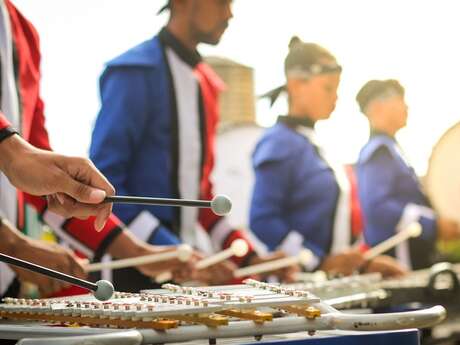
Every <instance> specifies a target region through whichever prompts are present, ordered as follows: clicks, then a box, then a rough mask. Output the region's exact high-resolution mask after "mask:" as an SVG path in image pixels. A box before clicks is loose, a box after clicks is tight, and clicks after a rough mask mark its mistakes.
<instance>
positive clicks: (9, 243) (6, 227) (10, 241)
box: [0, 218, 27, 256]
mask: <svg viewBox="0 0 460 345" xmlns="http://www.w3.org/2000/svg"><path fill="white" fill-rule="evenodd" d="M0 234H1V235H0V237H1V241H0V252H2V253H4V254H6V255H10V256H16V254H17V253H18V252H19V251H20V249H21V248H24V246H25V244H26V243H27V238H26V237H25V236H24V235H23V234H21V233H20V232H19V231H17V230H16V229H14V228H13V227H12V226H11V224H10V223H9V222H8V221H7V220H6V219H4V218H3V219H2V221H1V225H0Z"/></svg>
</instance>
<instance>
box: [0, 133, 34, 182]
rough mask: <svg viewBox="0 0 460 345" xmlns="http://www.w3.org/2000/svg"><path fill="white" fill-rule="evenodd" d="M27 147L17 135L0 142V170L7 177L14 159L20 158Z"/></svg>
mask: <svg viewBox="0 0 460 345" xmlns="http://www.w3.org/2000/svg"><path fill="white" fill-rule="evenodd" d="M26 146H28V144H27V142H26V141H24V139H22V138H21V137H20V136H19V135H17V134H14V135H11V136H9V137H7V138H6V139H4V140H3V141H1V142H0V169H1V171H3V172H5V175H7V176H8V170H9V167H10V166H11V163H12V162H13V161H14V160H15V158H16V157H20V155H21V153H22V151H23V150H24V148H25V147H26Z"/></svg>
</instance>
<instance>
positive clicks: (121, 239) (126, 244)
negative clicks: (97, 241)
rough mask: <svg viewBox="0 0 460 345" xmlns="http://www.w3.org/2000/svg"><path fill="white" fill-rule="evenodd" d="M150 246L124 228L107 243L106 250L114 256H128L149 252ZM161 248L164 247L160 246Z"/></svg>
mask: <svg viewBox="0 0 460 345" xmlns="http://www.w3.org/2000/svg"><path fill="white" fill-rule="evenodd" d="M151 248H152V246H151V245H148V244H147V243H145V242H143V241H141V240H139V239H137V238H136V237H135V236H134V235H133V234H132V233H131V232H130V231H129V230H127V229H124V230H122V231H121V232H120V234H118V235H117V237H116V238H115V239H114V240H113V241H112V243H111V244H110V245H109V247H108V248H107V252H108V253H109V254H110V255H111V256H113V257H115V258H130V257H135V256H140V255H145V254H147V253H149V254H151ZM161 248H163V249H165V248H166V247H165V246H161Z"/></svg>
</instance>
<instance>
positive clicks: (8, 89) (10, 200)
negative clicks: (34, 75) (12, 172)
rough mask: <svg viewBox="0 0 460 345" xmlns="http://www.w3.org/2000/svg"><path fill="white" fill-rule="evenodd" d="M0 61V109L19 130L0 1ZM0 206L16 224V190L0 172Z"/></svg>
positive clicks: (8, 24) (7, 24) (10, 44)
mask: <svg viewBox="0 0 460 345" xmlns="http://www.w3.org/2000/svg"><path fill="white" fill-rule="evenodd" d="M0 61H1V66H0V70H1V71H2V73H1V80H0V88H1V90H2V99H1V104H0V109H1V110H2V112H3V113H4V114H5V116H6V118H7V119H8V120H9V121H10V122H11V124H12V125H13V126H14V127H15V128H16V129H17V130H20V121H19V100H18V97H17V90H16V82H15V77H14V65H13V39H12V33H11V22H10V16H9V14H8V10H7V8H6V5H5V2H4V1H1V2H0ZM0 208H1V209H2V211H3V214H4V217H5V218H6V219H8V220H9V221H10V222H11V223H12V224H17V208H18V203H17V190H16V188H15V187H14V186H13V185H12V184H11V183H10V181H9V180H8V178H7V177H6V176H5V175H4V174H3V173H0Z"/></svg>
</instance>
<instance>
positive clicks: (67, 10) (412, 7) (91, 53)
mask: <svg viewBox="0 0 460 345" xmlns="http://www.w3.org/2000/svg"><path fill="white" fill-rule="evenodd" d="M13 2H14V3H15V4H16V5H17V7H19V9H20V10H22V12H23V13H24V14H25V15H26V16H27V17H28V18H29V19H30V20H31V21H32V22H33V23H34V24H35V26H36V27H37V30H38V31H39V33H40V35H41V47H42V57H43V61H42V62H43V64H42V73H43V79H42V81H43V82H42V95H43V98H44V100H45V102H46V114H47V127H48V130H49V132H50V136H51V140H52V144H53V146H54V148H55V150H57V151H59V152H62V153H66V154H79V155H86V154H87V150H88V146H89V139H90V133H91V130H92V125H93V122H94V119H95V116H96V114H97V111H98V107H99V99H98V86H97V82H98V77H99V75H100V73H101V71H102V68H103V64H104V62H105V61H107V60H109V59H111V58H112V57H114V56H116V55H118V54H119V53H121V52H123V51H124V50H126V49H128V48H130V47H131V46H133V45H136V44H137V43H139V42H141V41H143V40H145V39H148V38H150V37H152V36H153V35H154V34H155V33H156V32H157V31H158V30H159V29H160V28H161V26H162V25H164V23H165V21H166V19H167V15H165V14H163V15H161V16H156V15H155V14H156V11H157V10H158V9H159V8H160V7H161V6H162V5H163V4H164V3H165V1H163V0H161V1H160V0H131V1H126V0H61V1H55V0H40V1H38V0H13ZM459 9H460V3H459V2H458V1H456V0H387V1H377V0H320V1H312V0H235V1H234V16H235V17H234V19H233V20H232V22H231V24H230V27H229V29H228V31H227V32H226V34H225V35H224V37H223V39H222V42H221V43H220V44H219V46H217V47H208V46H203V47H201V48H200V49H201V52H202V53H204V54H213V55H221V56H225V57H228V58H231V59H234V60H236V61H238V62H241V63H243V64H246V65H249V66H251V67H253V68H254V69H255V86H256V92H257V93H258V94H260V93H262V92H264V91H267V90H268V89H271V88H272V87H275V86H278V85H280V84H281V83H282V82H283V60H284V57H285V55H286V53H287V45H288V42H289V39H290V37H291V36H292V35H294V34H295V35H298V36H300V37H301V38H302V39H303V40H304V41H311V42H316V43H319V44H321V45H323V46H324V47H326V48H328V49H329V50H330V51H331V52H332V53H333V54H335V55H336V57H337V59H338V61H339V63H340V64H341V65H342V66H343V67H344V72H343V75H342V83H341V86H340V89H339V101H338V103H337V108H336V111H335V112H334V114H333V116H332V118H331V120H329V121H327V122H324V123H321V124H320V125H319V133H320V136H321V137H322V139H323V141H324V142H325V144H326V145H327V146H328V147H329V148H332V149H334V151H335V152H336V153H337V154H338V155H339V156H340V158H341V159H342V160H343V161H344V162H352V161H354V160H355V159H356V157H357V154H358V152H359V149H360V147H361V146H362V145H363V144H364V143H365V141H366V138H367V127H366V122H365V120H364V118H363V117H362V115H360V114H359V112H358V107H357V105H356V103H355V101H354V96H355V94H356V92H357V91H358V90H359V88H360V87H361V86H362V85H363V84H364V82H366V81H367V80H369V79H372V78H397V79H399V80H400V81H401V82H402V84H403V85H404V86H405V87H406V91H407V102H408V105H409V111H410V115H409V116H410V117H409V123H408V126H407V128H406V129H404V130H403V131H401V133H400V136H399V139H400V141H401V144H402V146H403V148H404V149H405V151H406V153H407V155H408V156H409V159H410V160H411V162H412V163H413V164H414V166H415V168H416V170H417V172H418V173H420V174H424V173H425V171H426V167H427V160H428V158H429V155H430V152H431V148H432V146H433V145H434V144H435V142H436V141H437V140H438V138H439V137H440V136H441V135H442V134H443V132H444V131H445V130H446V129H447V128H449V127H450V126H451V125H453V124H454V123H456V122H458V121H459V120H460V107H459V105H458V100H459V99H460V89H459V85H458V84H459V77H460V43H459V33H460V20H458V13H459ZM258 111H259V116H258V120H259V123H261V124H265V125H270V124H271V123H273V119H274V117H275V116H276V114H278V113H280V112H284V111H285V107H284V104H283V102H282V101H281V102H278V104H276V106H275V107H274V109H272V110H269V109H268V107H266V104H263V103H262V104H259V105H258Z"/></svg>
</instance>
